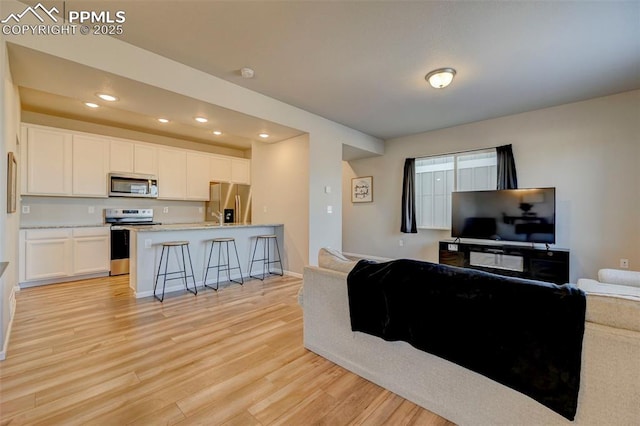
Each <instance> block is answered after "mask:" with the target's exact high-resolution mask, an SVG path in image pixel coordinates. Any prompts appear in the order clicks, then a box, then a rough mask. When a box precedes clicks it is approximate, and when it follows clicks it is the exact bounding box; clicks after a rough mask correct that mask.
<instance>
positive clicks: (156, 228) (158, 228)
mask: <svg viewBox="0 0 640 426" xmlns="http://www.w3.org/2000/svg"><path fill="white" fill-rule="evenodd" d="M265 226H267V227H277V226H282V224H281V223H268V224H259V225H256V224H250V223H224V224H222V225H220V224H218V223H214V222H196V223H167V224H162V225H135V226H126V225H124V227H125V228H126V229H129V230H131V231H145V232H165V231H186V230H189V231H191V230H196V229H229V228H264V227H265Z"/></svg>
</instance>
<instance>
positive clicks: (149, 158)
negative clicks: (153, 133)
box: [133, 143, 158, 176]
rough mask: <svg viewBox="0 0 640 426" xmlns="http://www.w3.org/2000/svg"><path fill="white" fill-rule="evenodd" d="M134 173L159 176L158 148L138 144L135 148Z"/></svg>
mask: <svg viewBox="0 0 640 426" xmlns="http://www.w3.org/2000/svg"><path fill="white" fill-rule="evenodd" d="M133 159H134V162H133V171H134V172H135V173H142V174H145V175H156V176H157V175H158V148H156V147H155V146H151V145H146V144H140V143H137V144H135V146H134V156H133Z"/></svg>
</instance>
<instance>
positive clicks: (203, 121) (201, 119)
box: [194, 117, 209, 123]
mask: <svg viewBox="0 0 640 426" xmlns="http://www.w3.org/2000/svg"><path fill="white" fill-rule="evenodd" d="M194 120H196V121H197V122H198V123H206V122H207V121H209V120H207V119H206V118H204V117H196V118H195V119H194Z"/></svg>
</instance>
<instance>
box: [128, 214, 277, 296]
mask: <svg viewBox="0 0 640 426" xmlns="http://www.w3.org/2000/svg"><path fill="white" fill-rule="evenodd" d="M126 228H127V229H129V231H130V236H131V242H130V243H131V245H130V273H129V286H130V287H131V288H132V289H133V291H134V292H135V297H136V298H141V297H149V296H152V295H153V285H154V281H155V275H156V273H157V271H158V263H159V262H160V254H161V251H162V248H161V246H162V243H164V242H167V241H188V242H189V250H190V252H191V262H192V264H193V273H194V277H195V282H196V285H197V286H198V288H202V286H203V279H204V269H205V264H206V262H207V259H208V256H209V248H210V243H207V241H209V240H211V239H213V238H222V237H232V238H235V240H236V245H237V248H238V256H239V257H240V267H241V268H242V275H243V276H244V277H248V276H249V269H248V268H249V261H250V259H251V253H252V250H253V247H254V244H255V237H256V236H258V235H264V234H275V235H276V236H277V237H278V245H279V247H280V252H281V254H282V258H283V261H284V259H286V255H285V251H286V249H285V247H284V246H283V245H282V242H283V241H284V233H283V232H284V226H283V225H282V224H257V225H245V224H225V225H222V226H221V225H218V224H214V223H211V222H203V223H181V224H170V225H149V226H131V227H126ZM258 250H260V247H259V248H258ZM260 254H262V253H260ZM256 256H257V254H256ZM176 259H177V256H175V255H174V253H172V254H171V256H170V257H169V271H171V270H176V269H178V264H177V261H176ZM187 262H188V259H187ZM232 263H234V262H233V260H232ZM163 265H164V262H163ZM285 266H286V265H285ZM261 267H262V264H260V268H261ZM163 268H164V266H163ZM235 275H236V276H238V275H239V274H238V272H237V271H236V273H235ZM232 278H234V274H233V273H232ZM189 285H190V286H191V282H189ZM224 285H226V284H224ZM183 290H184V281H182V280H173V281H171V282H168V283H167V288H166V290H165V292H167V293H169V292H172V291H183ZM205 291H209V290H208V289H205ZM211 291H213V290H211Z"/></svg>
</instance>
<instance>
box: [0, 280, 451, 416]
mask: <svg viewBox="0 0 640 426" xmlns="http://www.w3.org/2000/svg"><path fill="white" fill-rule="evenodd" d="M301 284H302V282H301V280H300V279H298V278H294V277H270V278H267V279H266V280H264V281H260V280H250V281H247V282H246V283H245V284H244V285H242V286H241V285H238V284H231V285H226V286H223V287H221V288H220V290H219V291H217V292H216V291H213V290H210V289H207V290H203V291H199V292H198V295H197V296H194V295H193V294H190V293H186V292H180V293H176V294H171V295H170V296H169V297H167V298H166V299H165V301H164V303H160V302H158V301H156V300H155V299H153V298H145V299H135V298H134V297H133V292H132V291H131V289H130V288H129V287H128V277H127V276H120V277H106V278H97V279H92V280H82V281H76V282H70V283H63V284H55V285H49V286H43V287H36V288H30V289H25V290H21V291H20V292H18V293H17V295H16V301H17V310H16V313H15V317H14V322H13V328H12V333H11V340H10V342H9V346H8V352H7V359H6V360H5V361H3V362H0V425H1V426H4V425H17V424H44V425H65V426H67V425H74V424H95V425H105V424H109V425H111V424H122V425H124V424H131V425H156V424H183V425H192V424H203V425H222V424H225V425H261V426H264V425H278V424H282V425H299V424H300V425H301V424H305V425H306V424H331V425H339V426H340V425H346V424H349V423H351V424H364V425H378V424H416V425H417V424H420V425H422V424H424V425H442V426H445V425H450V424H451V423H449V422H448V421H447V420H446V419H442V418H441V417H438V416H437V415H435V414H433V413H431V412H429V411H427V410H424V409H422V408H420V407H418V406H416V405H415V404H412V403H410V402H408V401H406V400H404V399H402V398H400V397H399V396H397V395H394V394H392V393H390V392H389V391H386V390H384V389H382V388H380V387H379V386H377V385H374V384H373V383H370V382H368V381H367V380H365V379H363V378H361V377H359V376H356V375H354V374H352V373H350V372H348V371H346V370H344V369H343V368H342V367H339V366H337V365H335V364H333V363H331V362H330V361H328V360H326V359H325V358H322V357H320V356H318V355H316V354H314V353H312V352H310V351H308V350H306V349H304V347H303V334H302V309H301V308H300V306H299V305H298V303H297V293H298V290H299V288H300V285H301Z"/></svg>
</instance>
